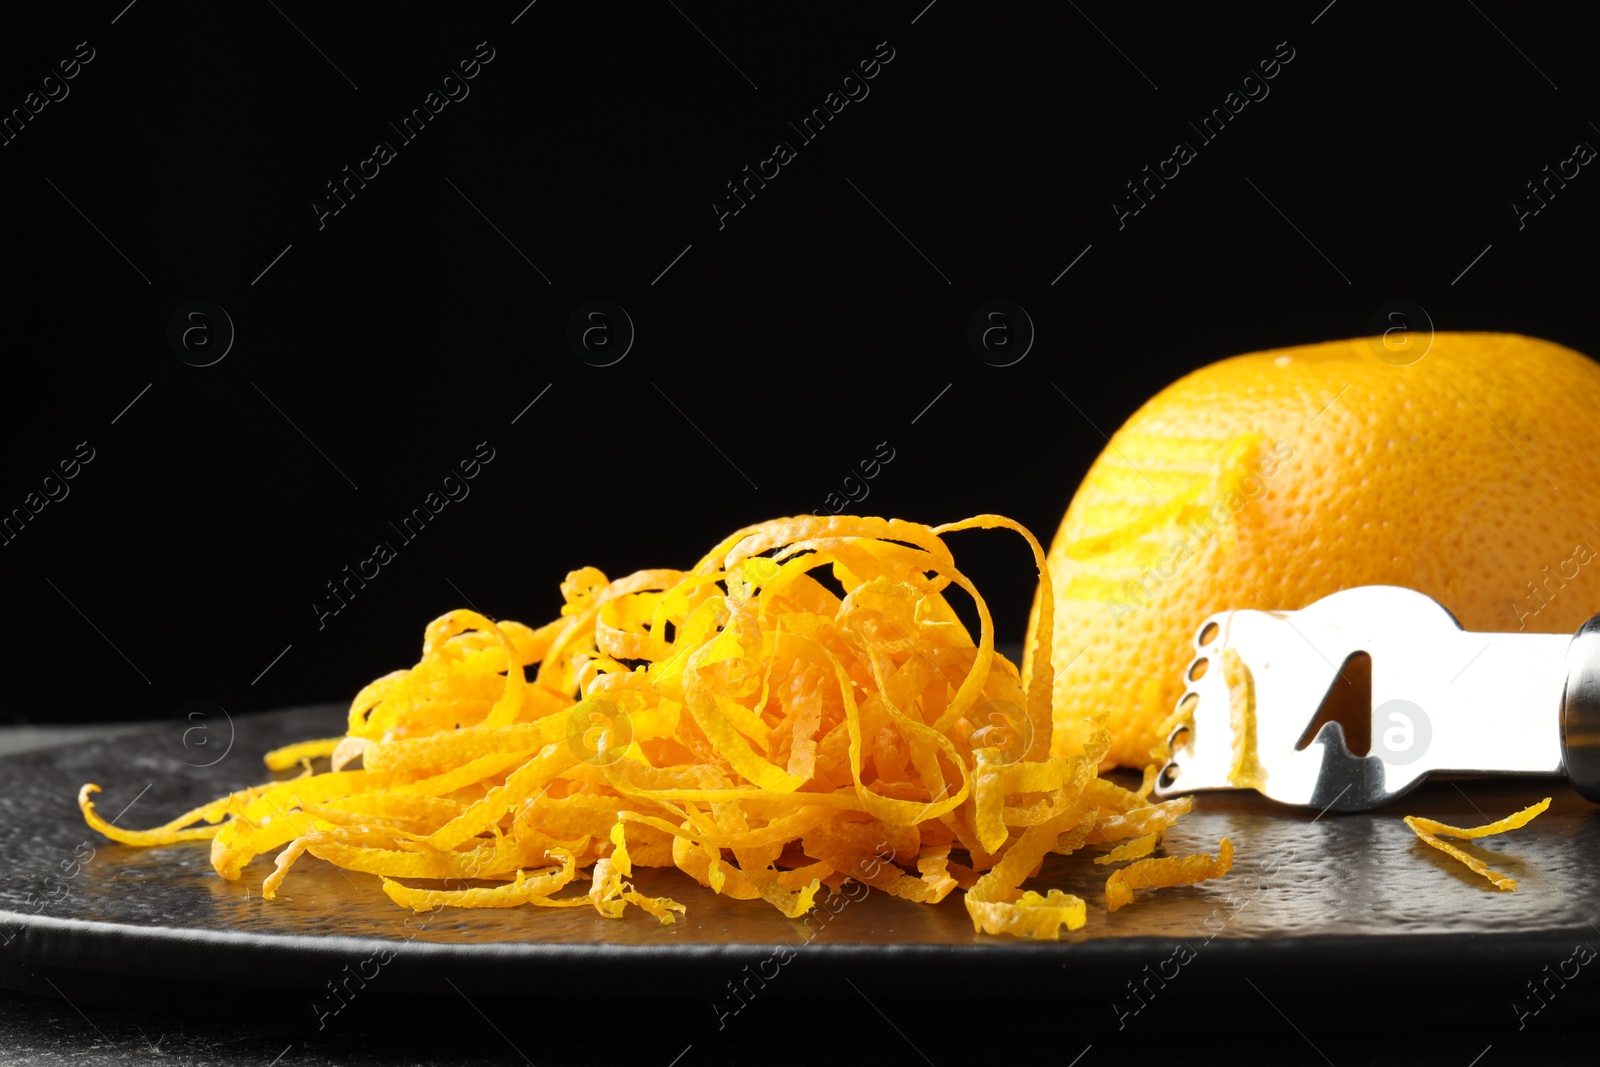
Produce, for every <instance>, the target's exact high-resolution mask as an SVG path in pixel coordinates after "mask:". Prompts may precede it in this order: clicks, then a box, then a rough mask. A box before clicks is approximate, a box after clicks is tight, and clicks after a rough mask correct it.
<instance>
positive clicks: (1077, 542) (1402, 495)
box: [1034, 333, 1600, 767]
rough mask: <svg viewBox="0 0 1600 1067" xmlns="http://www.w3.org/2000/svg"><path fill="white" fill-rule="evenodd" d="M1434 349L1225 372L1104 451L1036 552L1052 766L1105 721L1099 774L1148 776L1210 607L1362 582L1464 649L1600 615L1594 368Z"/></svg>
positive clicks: (1147, 417)
mask: <svg viewBox="0 0 1600 1067" xmlns="http://www.w3.org/2000/svg"><path fill="white" fill-rule="evenodd" d="M1428 341H1429V338H1427V337H1424V336H1421V335H1413V336H1411V337H1406V338H1403V339H1401V340H1400V341H1399V342H1398V343H1391V344H1390V345H1388V346H1386V345H1385V342H1384V341H1383V340H1382V339H1380V338H1371V339H1357V340H1351V341H1334V342H1328V343H1326V344H1316V345H1304V346H1301V347H1298V348H1284V349H1278V350H1276V351H1271V352H1257V353H1254V354H1251V355H1244V356H1236V357H1234V358H1232V359H1226V360H1223V361H1221V362H1220V363H1215V364H1212V365H1211V366H1209V367H1205V368H1203V369H1201V370H1198V371H1195V372H1194V373H1193V374H1190V375H1188V376H1187V377H1185V378H1182V379H1180V380H1179V381H1177V382H1175V383H1173V384H1172V385H1170V386H1168V387H1167V388H1166V389H1164V390H1162V391H1161V392H1160V393H1158V394H1157V395H1156V396H1155V397H1153V398H1152V399H1151V400H1149V401H1148V402H1147V403H1146V404H1145V405H1144V406H1143V407H1142V408H1140V409H1139V410H1138V411H1137V412H1135V413H1134V415H1133V416H1132V417H1131V418H1130V419H1129V420H1128V421H1127V423H1126V424H1125V425H1124V426H1123V427H1122V428H1121V429H1120V430H1118V431H1117V432H1116V434H1115V435H1114V436H1113V437H1112V438H1111V441H1110V443H1109V445H1108V446H1107V448H1106V450H1105V451H1104V452H1103V453H1102V454H1101V455H1100V458H1099V459H1097V460H1096V461H1095V463H1094V465H1093V466H1092V467H1091V468H1090V469H1089V473H1088V475H1087V477H1085V478H1084V480H1083V484H1082V485H1081V486H1079V488H1078V491H1077V493H1076V495H1075V496H1074V497H1073V499H1072V503H1071V505H1070V506H1069V507H1068V508H1067V513H1066V516H1065V518H1063V519H1062V521H1061V527H1060V529H1059V531H1058V532H1057V533H1056V537H1055V540H1054V542H1053V543H1052V544H1051V546H1050V554H1049V571H1050V577H1051V579H1052V582H1053V583H1054V588H1055V595H1056V611H1055V635H1054V649H1053V653H1054V656H1053V659H1054V665H1055V667H1056V670H1057V674H1056V680H1055V687H1054V690H1055V691H1054V696H1055V717H1056V721H1055V734H1054V743H1053V750H1054V753H1055V754H1056V755H1068V754H1071V753H1073V752H1075V751H1077V750H1078V749H1079V747H1080V745H1081V742H1082V740H1083V738H1084V736H1085V733H1086V730H1087V729H1088V728H1089V722H1090V721H1092V720H1094V719H1096V718H1098V717H1101V716H1103V717H1104V720H1105V722H1106V723H1107V725H1108V726H1109V727H1110V730H1111V734H1112V739H1113V740H1112V747H1111V752H1110V756H1109V760H1110V761H1112V762H1115V763H1118V764H1121V765H1124V766H1131V767H1141V766H1144V765H1145V764H1146V763H1148V762H1149V761H1150V758H1151V756H1150V753H1151V749H1152V747H1153V746H1156V745H1157V744H1158V742H1160V743H1164V741H1165V739H1164V738H1158V737H1157V736H1156V728H1157V726H1158V725H1159V724H1160V723H1161V721H1162V720H1163V719H1164V718H1165V717H1166V716H1167V715H1168V714H1169V713H1170V712H1171V710H1172V708H1173V706H1174V703H1175V702H1176V700H1177V699H1178V697H1179V696H1180V695H1181V693H1182V689H1183V680H1182V671H1183V668H1184V666H1185V665H1186V664H1187V663H1188V661H1189V659H1190V658H1191V656H1192V652H1191V648H1192V645H1191V641H1192V639H1193V636H1194V631H1195V628H1196V627H1197V626H1198V625H1199V624H1200V622H1201V621H1202V620H1203V619H1204V618H1205V617H1206V616H1208V615H1210V614H1212V613H1214V612H1217V611H1225V610H1230V609H1235V608H1260V609H1273V610H1294V609H1298V608H1303V607H1305V606H1306V605H1307V604H1310V603H1311V602H1312V601H1314V600H1316V599H1318V598H1319V597H1323V596H1326V595H1328V594H1329V593H1334V592H1337V591H1338V590H1340V589H1347V588H1350V587H1352V586H1358V585H1371V584H1388V585H1402V586H1408V587H1410V588H1412V589H1417V590H1420V591H1421V592H1423V593H1426V594H1428V595H1429V596H1431V597H1434V598H1435V599H1437V600H1438V601H1439V602H1440V603H1442V604H1443V605H1444V606H1445V607H1447V608H1449V609H1450V610H1451V611H1452V612H1454V613H1455V615H1456V617H1457V618H1458V619H1459V620H1460V621H1461V624H1462V625H1463V626H1465V627H1466V628H1467V629H1469V630H1497V631H1512V630H1526V631H1530V632H1546V633H1560V632H1568V631H1572V630H1575V629H1576V628H1577V627H1578V626H1579V625H1580V624H1581V623H1582V622H1583V621H1584V620H1585V619H1587V618H1588V617H1589V616H1590V615H1592V614H1594V613H1595V612H1597V611H1600V562H1597V549H1600V365H1597V364H1596V363H1594V362H1593V361H1591V360H1590V359H1588V358H1587V357H1585V356H1583V355H1581V354H1579V353H1577V352H1574V351H1572V350H1571V349H1569V348H1563V347H1562V346H1560V345H1556V344H1552V343H1550V342H1548V341H1540V340H1537V339H1535V338H1531V337H1521V336H1517V335H1515V334H1491V333H1440V334H1437V335H1435V336H1433V337H1432V338H1431V346H1428ZM1412 360H1414V362H1411V361H1412ZM1034 611H1035V612H1037V611H1038V604H1037V601H1036V602H1035V605H1034ZM1295 710H1296V712H1301V711H1304V712H1305V713H1306V714H1307V717H1308V719H1309V715H1310V709H1295ZM1261 713H1262V714H1271V713H1272V709H1265V708H1264V709H1262V712H1261Z"/></svg>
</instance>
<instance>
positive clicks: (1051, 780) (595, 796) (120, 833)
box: [79, 515, 1227, 938]
mask: <svg viewBox="0 0 1600 1067" xmlns="http://www.w3.org/2000/svg"><path fill="white" fill-rule="evenodd" d="M973 529H1007V530H1011V531H1014V532H1015V533H1017V534H1019V535H1021V536H1022V537H1023V538H1024V539H1025V540H1026V542H1027V543H1028V546H1029V548H1030V549H1031V550H1032V552H1033V557H1034V562H1035V566H1036V567H1037V568H1038V570H1039V577H1040V582H1041V586H1040V601H1041V604H1042V605H1043V610H1042V611H1040V612H1038V613H1037V615H1036V617H1035V621H1034V626H1033V632H1032V634H1031V642H1032V646H1033V648H1032V656H1031V665H1030V668H1029V669H1028V670H1027V671H1026V672H1023V671H1019V670H1018V668H1017V667H1016V665H1014V664H1013V663H1011V662H1010V661H1009V660H1007V659H1006V658H1005V657H1004V656H1002V655H1000V654H998V653H997V652H996V651H995V648H994V631H993V625H992V620H991V618H990V614H989V609H988V606H987V605H986V604H985V603H984V600H983V598H982V596H981V595H980V594H979V592H978V590H977V588H976V587H975V586H974V585H973V584H972V582H971V581H970V580H969V579H968V578H967V576H966V575H965V574H963V573H962V571H961V570H960V569H958V567H957V566H956V563H955V558H954V556H953V555H952V553H951V551H950V548H949V547H948V545H947V544H946V542H945V539H944V538H945V536H946V535H948V534H951V533H955V532H957V531H963V530H973ZM952 590H959V591H960V592H962V593H964V594H965V595H966V596H968V597H970V598H971V600H972V602H973V604H974V606H975V608H976V613H977V617H978V619H979V623H980V626H979V632H978V635H977V637H976V639H974V638H973V636H972V634H971V633H970V631H969V630H968V629H967V627H966V626H965V625H963V624H962V622H961V621H960V619H959V618H958V616H957V614H956V612H955V610H954V609H953V607H952V606H951V603H950V601H949V600H947V599H946V596H947V594H949V593H951V592H952ZM561 591H562V595H563V599H564V604H563V606H562V608H561V612H560V615H559V617H557V618H556V619H554V620H553V621H551V622H549V623H547V624H545V625H543V626H539V627H537V628H535V627H529V626H525V625H523V624H521V623H517V622H512V621H509V620H501V621H498V622H496V621H492V620H490V619H489V618H486V617H485V616H483V615H481V614H478V613H477V612H475V611H466V610H459V611H452V612H450V613H449V614H447V615H444V616H442V617H440V618H438V619H435V620H434V621H433V622H432V623H430V624H429V625H428V627H427V629H426V631H425V633H424V637H423V647H422V658H421V659H420V660H419V661H418V662H417V663H416V665H415V666H413V667H411V668H410V669H408V670H402V671H396V672H394V673H392V674H388V675H385V676H384V677H382V678H379V679H377V680H376V681H374V682H372V683H371V684H370V685H368V686H366V687H365V688H364V689H362V690H361V692H360V693H359V694H357V695H356V698H355V700H354V701H353V702H352V703H351V706H350V714H349V722H348V730H347V733H346V735H345V736H344V737H342V738H326V739H319V740H312V741H306V742H302V743H300V744H296V745H290V746H287V747H285V748H281V749H278V750H276V751H275V752H273V753H271V754H269V755H268V757H267V762H268V766H269V767H270V768H272V769H274V770H279V771H286V770H289V769H291V768H293V767H294V766H295V765H296V764H304V766H305V772H304V773H302V774H301V775H299V776H298V777H293V778H287V779H283V780H279V781H274V782H269V783H266V784H263V785H260V786H256V787H254V788H251V789H246V790H242V791H240V792H237V793H233V794H230V795H228V796H226V797H222V798H219V799H218V800H215V801H213V802H211V803H210V804H207V805H204V806H202V807H200V808H196V809H195V810H193V811H191V812H188V813H186V814H185V815H183V816H181V817H179V818H178V819H175V820H173V821H172V822H170V823H167V824H165V825H163V826H159V827H156V828H154V829H151V830H145V831H130V830H123V829H119V828H118V827H115V826H112V825H110V824H109V823H107V822H106V821H105V820H104V819H102V818H101V816H100V815H99V814H98V813H97V812H96V810H95V806H94V803H93V800H92V799H91V798H92V795H93V794H94V793H95V792H97V791H98V787H97V786H94V785H87V786H85V787H84V788H83V790H82V791H81V793H80V795H79V806H80V808H81V809H82V812H83V815H84V818H85V820H86V821H87V822H88V823H89V825H90V826H92V827H94V828H95V829H97V830H99V831H100V832H101V833H103V834H104V835H106V836H107V837H109V838H111V839H113V840H115V841H119V842H122V843H124V844H129V845H139V846H150V845H166V844H172V843H175V842H179V841H184V840H190V839H195V838H209V839H210V840H211V849H212V864H213V866H214V867H215V868H216V870H217V872H218V873H219V874H221V875H222V876H223V877H224V878H228V879H236V878H238V877H240V876H241V874H242V873H243V871H244V870H245V868H246V866H248V865H249V864H250V863H251V862H252V861H253V860H254V859H256V858H257V857H261V856H265V855H267V854H269V853H276V859H275V863H274V866H273V869H272V871H271V872H270V874H268V875H267V876H266V879H265V882H264V883H263V896H266V897H269V898H270V897H271V896H273V895H274V894H275V893H276V892H277V891H278V890H279V888H280V886H281V884H282V883H283V881H284V880H285V878H286V877H288V876H289V874H290V872H291V869H292V868H293V866H294V865H295V864H296V863H297V862H299V860H300V859H301V858H302V857H303V856H304V855H305V854H307V853H309V854H310V855H311V856H313V857H315V858H318V859H321V860H323V861H326V862H328V863H333V864H336V865H337V866H339V867H341V868H344V869H346V870H350V871H360V872H365V873H368V874H372V875H376V876H378V878H380V879H381V887H382V890H383V892H384V893H385V894H387V895H388V896H389V897H390V898H391V899H392V900H393V901H395V903H397V904H399V905H402V906H405V907H410V908H413V909H416V910H432V909H435V908H439V907H445V906H451V907H463V908H503V907H516V906H520V905H523V904H531V905H535V906H545V907H568V906H584V905H587V906H592V907H593V908H594V909H595V910H596V911H597V912H599V913H600V914H601V915H604V916H606V917H609V918H617V917H620V916H622V915H623V914H624V913H625V912H626V910H627V909H628V908H630V907H637V908H638V909H640V910H642V911H644V912H646V913H647V914H649V915H651V916H653V917H654V918H655V919H657V920H658V921H660V922H662V923H670V922H673V921H674V920H675V919H676V918H677V917H678V916H679V915H680V914H682V913H683V912H684V910H685V909H684V906H683V905H682V904H679V903H677V902H676V901H674V900H671V899H668V898H666V897H648V896H645V895H644V894H642V893H639V892H638V891H636V890H635V889H634V888H633V886H632V885H631V883H630V882H629V881H628V879H629V878H631V877H632V876H633V873H634V869H635V868H637V867H676V868H677V869H678V870H679V871H681V872H683V873H684V874H685V875H687V876H688V877H689V878H692V879H693V880H694V881H695V882H698V883H699V884H700V885H702V886H705V887H707V888H709V889H711V890H712V891H714V892H716V893H720V894H723V895H726V896H730V897H734V898H737V899H744V900H757V899H759V900H764V901H765V902H766V903H768V904H769V905H771V906H772V907H774V908H776V909H777V910H778V911H780V912H781V913H783V914H784V915H786V916H789V917H798V916H801V915H803V914H805V913H806V912H807V911H809V910H810V909H811V907H812V905H813V901H814V899H815V896H816V894H817V892H818V890H819V888H820V887H821V886H822V885H823V884H825V883H826V884H828V885H830V886H833V887H837V886H838V885H840V884H841V883H842V882H843V881H845V880H846V879H855V880H858V881H861V882H865V883H866V884H868V885H871V886H873V887H876V888H879V889H882V890H884V891H885V892H886V893H888V894H890V895H893V896H897V897H904V898H906V899H908V900H911V901H914V902H920V903H928V904H937V903H939V902H940V901H942V900H944V899H945V898H946V897H947V896H948V895H949V894H950V893H951V892H952V891H953V890H955V889H956V888H958V887H964V888H965V889H966V892H965V894H964V900H965V906H966V909H967V912H968V914H969V916H970V917H971V919H972V923H973V928H974V930H975V931H981V932H986V933H990V934H1013V935H1020V936H1030V937H1037V938H1058V937H1059V936H1060V932H1061V930H1062V929H1063V928H1065V929H1067V930H1075V929H1077V928H1078V927H1080V926H1082V925H1083V924H1084V921H1085V917H1086V908H1085V904H1084V901H1083V900H1081V899H1080V898H1078V897H1076V896H1072V895H1070V894H1067V893H1064V892H1062V891H1060V890H1058V889H1049V890H1047V891H1046V892H1043V893H1040V892H1036V891H1032V890H1028V891H1024V890H1023V889H1022V886H1023V883H1024V882H1026V881H1027V880H1028V879H1029V878H1032V877H1033V876H1034V875H1036V874H1037V872H1038V870H1039V868H1040V865H1041V863H1042V861H1043V860H1044V859H1045V857H1046V856H1047V855H1049V854H1051V853H1057V854H1070V853H1072V852H1075V851H1077V850H1079V849H1081V848H1082V847H1083V846H1084V845H1085V844H1086V843H1090V842H1091V841H1092V842H1093V843H1097V844H1099V843H1108V842H1112V841H1117V840H1125V839H1129V838H1139V840H1137V841H1134V842H1132V843H1131V844H1130V845H1128V846H1124V848H1123V849H1122V850H1120V852H1119V853H1114V855H1117V856H1118V858H1121V857H1124V856H1126V857H1132V856H1139V855H1146V854H1148V853H1149V851H1150V850H1151V849H1153V848H1154V847H1155V842H1156V840H1157V838H1156V836H1155V835H1156V834H1158V833H1159V832H1160V831H1162V830H1164V829H1165V828H1166V827H1167V826H1169V825H1170V824H1171V822H1172V821H1173V820H1174V819H1175V818H1177V817H1178V816H1179V815H1180V814H1181V813H1182V812H1184V811H1187V810H1188V808H1189V802H1188V800H1187V799H1184V800H1183V801H1181V802H1167V803H1165V804H1151V803H1150V802H1149V800H1148V798H1147V793H1148V791H1147V790H1146V791H1144V792H1138V793H1136V792H1132V791H1129V790H1126V789H1122V788H1120V787H1118V786H1116V785H1114V784H1112V783H1110V782H1107V781H1105V780H1103V779H1100V778H1099V777H1097V769H1098V767H1099V766H1100V764H1101V762H1102V761H1103V760H1104V759H1105V757H1106V753H1107V751H1108V750H1109V746H1110V737H1109V735H1108V734H1107V732H1106V730H1105V727H1104V724H1103V722H1100V721H1098V720H1087V721H1085V722H1082V723H1076V724H1075V725H1076V726H1077V727H1079V730H1078V735H1079V736H1081V737H1082V738H1084V743H1083V745H1082V747H1081V751H1079V752H1076V753H1074V754H1071V755H1067V756H1056V757H1052V755H1051V751H1050V750H1051V739H1052V724H1053V722H1054V721H1055V719H1056V718H1057V717H1058V716H1059V715H1060V714H1061V712H1060V711H1059V710H1056V709H1053V708H1052V706H1051V682H1052V678H1053V669H1052V665H1051V649H1052V639H1051V629H1052V625H1053V621H1054V618H1055V615H1054V612H1053V611H1052V610H1051V607H1050V605H1051V590H1050V576H1049V573H1048V569H1047V567H1046V564H1045V554H1044V552H1043V550H1042V548H1041V547H1040V545H1039V543H1038V541H1037V540H1035V538H1034V537H1033V535H1032V534H1030V533H1029V532H1028V531H1027V530H1025V529H1024V528H1023V527H1021V526H1019V525H1018V524H1017V523H1015V522H1013V521H1011V520H1010V519H1006V518H1004V517H1001V516H996V515H979V516H976V517H974V518H971V519H966V520H964V521H961V522H955V523H950V524H947V525H944V526H938V527H929V526H924V525H920V524H917V523H912V522H904V521H900V520H895V519H882V518H860V517H849V516H835V517H826V518H822V517H811V516H806V517H797V518H789V519H778V520H774V521H771V522H764V523H760V524H757V525H754V526H749V527H746V528H744V529H742V530H739V531H737V532H735V533H734V534H732V535H730V536H729V537H727V538H726V539H724V540H723V541H722V543H720V544H718V545H717V546H716V547H715V548H713V549H712V550H711V551H710V552H709V553H707V554H706V555H705V557H704V558H702V559H701V560H700V561H699V562H698V563H697V564H695V565H694V566H693V567H692V568H690V569H688V570H682V571H679V570H645V571H639V572H637V573H635V574H631V575H628V576H627V577H624V578H619V579H616V580H611V579H609V578H607V577H606V576H605V575H604V574H602V573H601V572H600V571H598V570H595V569H594V568H592V567H586V568H583V569H581V570H576V571H573V572H572V573H570V574H569V575H568V576H567V580H566V581H565V582H564V583H563V584H562V587H561ZM997 708H1011V709H1015V713H1014V714H1012V715H1011V716H1010V717H1009V718H1006V717H1004V716H1001V715H998V714H997V712H996V710H995V709H997ZM1001 722H1003V723H1004V724H1005V727H1006V728H1005V729H1004V730H1001V729H1000V728H999V726H998V725H997V724H998V723H1001ZM323 758H326V759H328V760H329V765H330V766H331V767H332V768H333V769H330V770H323V771H320V772H313V770H312V769H311V764H310V762H309V761H310V760H312V759H323ZM1223 845H1224V850H1225V852H1226V850H1227V842H1226V841H1224V842H1223ZM953 851H954V852H955V853H956V854H957V856H958V857H959V859H961V860H964V861H965V862H958V861H953V860H952V852H953ZM1174 862H1177V861H1169V860H1154V861H1151V860H1141V861H1140V862H1139V863H1137V864H1135V865H1134V867H1133V868H1129V869H1128V870H1129V871H1132V870H1135V869H1139V870H1148V871H1151V872H1153V873H1161V872H1168V871H1174V870H1175V871H1177V872H1178V873H1177V874H1176V875H1174V876H1173V878H1174V883H1173V884H1176V882H1177V881H1185V880H1194V879H1195V878H1198V877H1215V876H1216V875H1217V874H1220V873H1221V872H1222V871H1225V870H1226V868H1227V861H1226V859H1224V860H1223V861H1222V863H1221V865H1220V867H1219V866H1218V865H1216V864H1212V865H1211V866H1209V867H1206V868H1205V871H1204V873H1200V872H1199V869H1198V868H1196V867H1194V865H1193V864H1192V863H1191V861H1189V860H1184V861H1181V863H1180V864H1179V866H1178V867H1177V868H1173V867H1171V866H1170V865H1171V864H1172V863H1174ZM1152 864H1154V866H1151V865H1152ZM584 872H587V874H586V875H585V874H584ZM1127 873H1128V872H1127V871H1119V872H1118V873H1117V874H1116V875H1113V876H1112V878H1113V880H1114V881H1115V880H1116V879H1118V878H1119V877H1123V876H1125V875H1126V874H1127ZM585 883H587V885H588V888H587V892H585V891H584V888H585Z"/></svg>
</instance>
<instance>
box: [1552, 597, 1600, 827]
mask: <svg viewBox="0 0 1600 1067" xmlns="http://www.w3.org/2000/svg"><path fill="white" fill-rule="evenodd" d="M1561 760H1562V763H1563V764H1564V765H1565V767H1566V771H1567V777H1568V778H1569V779H1571V781H1572V786H1573V788H1574V789H1576V790H1577V791H1578V792H1579V793H1580V794H1581V795H1582V796H1583V797H1584V799H1586V800H1589V801H1591V802H1593V803H1596V804H1600V615H1596V616H1595V617H1594V618H1592V619H1590V620H1589V621H1588V622H1586V623H1584V624H1583V625H1582V626H1580V627H1578V632H1577V633H1576V634H1573V636H1572V644H1571V645H1569V646H1568V647H1567V686H1566V690H1565V691H1564V692H1563V693H1562V695H1561Z"/></svg>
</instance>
